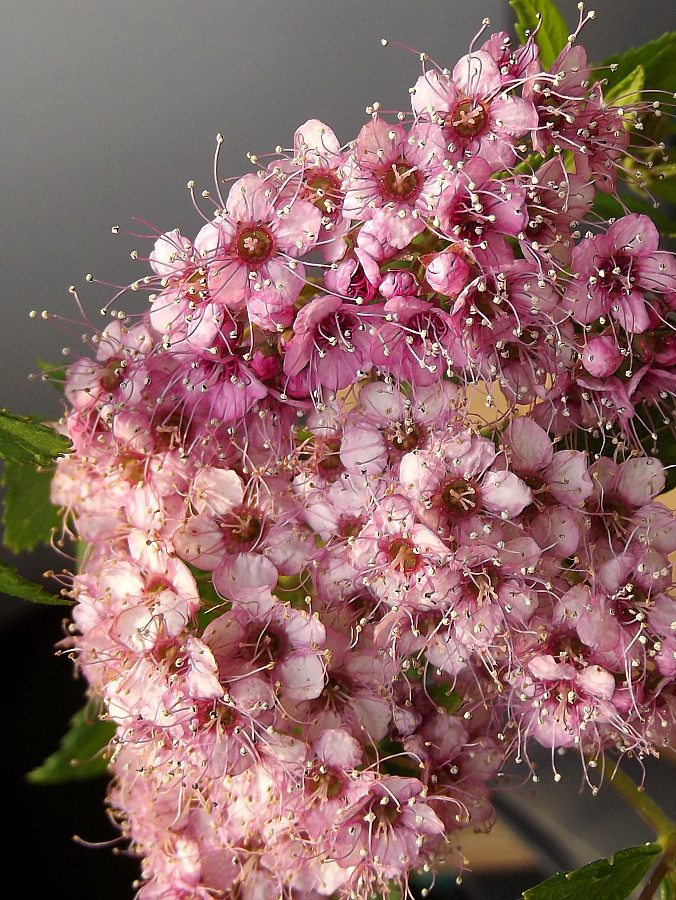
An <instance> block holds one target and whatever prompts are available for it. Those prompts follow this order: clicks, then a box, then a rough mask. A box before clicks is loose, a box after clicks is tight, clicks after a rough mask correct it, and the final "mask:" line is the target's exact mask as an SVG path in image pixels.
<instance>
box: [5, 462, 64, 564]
mask: <svg viewBox="0 0 676 900" xmlns="http://www.w3.org/2000/svg"><path fill="white" fill-rule="evenodd" d="M53 477H54V469H53V468H44V469H43V468H39V467H36V466H26V465H20V464H19V463H15V462H9V461H7V462H5V471H4V472H3V475H2V483H3V484H5V485H7V491H6V493H5V508H4V511H3V515H2V522H3V525H4V526H5V530H4V534H3V543H4V545H5V547H8V548H9V549H10V550H11V551H12V552H13V553H19V552H21V551H22V550H34V549H35V547H37V545H38V544H48V543H49V541H50V539H51V537H52V533H53V532H54V530H55V529H58V528H59V526H60V525H61V516H60V514H59V511H58V509H57V508H56V507H55V506H54V505H53V504H52V501H51V498H50V489H51V485H52V478H53Z"/></svg>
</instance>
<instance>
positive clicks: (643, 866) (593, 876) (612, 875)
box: [523, 844, 662, 900]
mask: <svg viewBox="0 0 676 900" xmlns="http://www.w3.org/2000/svg"><path fill="white" fill-rule="evenodd" d="M661 852H662V848H661V847H660V846H659V844H646V845H644V846H641V847H630V848H629V849H628V850H620V852H619V853H616V854H615V855H614V856H613V857H612V859H598V860H597V861H596V862H593V863H590V864H589V865H588V866H584V867H583V868H582V869H577V871H575V872H568V873H567V874H562V875H554V877H553V878H548V879H547V881H543V882H542V884H539V885H538V886H537V887H534V888H530V890H527V891H525V892H524V894H523V896H524V897H525V898H526V900H625V898H626V897H628V896H629V894H631V892H632V891H633V890H634V888H635V887H636V886H637V885H638V884H640V882H641V880H642V879H643V878H644V876H645V875H646V873H647V872H648V869H650V866H651V865H652V863H653V861H654V860H655V857H657V856H659V854H660V853H661Z"/></svg>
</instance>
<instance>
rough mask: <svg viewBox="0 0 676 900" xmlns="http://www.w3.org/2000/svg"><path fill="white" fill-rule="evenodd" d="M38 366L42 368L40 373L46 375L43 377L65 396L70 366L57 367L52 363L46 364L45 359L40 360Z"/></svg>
mask: <svg viewBox="0 0 676 900" xmlns="http://www.w3.org/2000/svg"><path fill="white" fill-rule="evenodd" d="M38 365H39V366H40V371H42V372H43V373H44V376H43V377H45V378H46V379H47V381H48V382H49V383H50V384H51V385H53V386H54V387H55V388H56V390H57V391H58V392H59V393H60V394H63V392H64V389H65V385H66V372H67V371H68V365H62V366H55V365H53V364H52V363H49V362H46V361H45V360H44V359H38Z"/></svg>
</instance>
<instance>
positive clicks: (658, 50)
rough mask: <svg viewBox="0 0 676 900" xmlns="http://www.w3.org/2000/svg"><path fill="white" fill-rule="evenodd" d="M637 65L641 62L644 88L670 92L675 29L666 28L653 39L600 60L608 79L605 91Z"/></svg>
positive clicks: (675, 86) (674, 80)
mask: <svg viewBox="0 0 676 900" xmlns="http://www.w3.org/2000/svg"><path fill="white" fill-rule="evenodd" d="M611 65H616V66H617V69H616V70H615V71H614V72H613V71H611V70H610V68H609V67H610V66H611ZM637 66H643V69H644V76H645V86H646V88H647V89H648V90H653V91H658V90H659V91H668V92H669V93H670V94H673V93H674V92H675V91H676V31H668V32H666V33H665V34H663V35H662V37H659V38H657V40H655V41H649V42H648V43H647V44H643V45H642V46H641V47H632V48H631V49H630V50H627V52H626V53H623V54H619V53H616V54H614V55H613V56H610V57H609V58H608V59H606V60H605V61H604V62H603V63H602V68H603V69H604V70H605V71H604V73H603V75H604V78H606V80H607V82H608V86H607V88H606V92H607V93H608V92H610V89H611V88H613V87H615V86H616V85H619V84H620V83H621V82H622V81H623V80H624V79H626V78H627V76H628V75H629V73H631V72H633V71H634V70H635V69H636V67H637ZM667 99H668V100H671V99H672V98H667Z"/></svg>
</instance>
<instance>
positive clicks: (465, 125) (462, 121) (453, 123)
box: [444, 97, 489, 138]
mask: <svg viewBox="0 0 676 900" xmlns="http://www.w3.org/2000/svg"><path fill="white" fill-rule="evenodd" d="M488 122H489V117H488V108H487V107H486V106H485V105H484V104H483V103H482V102H481V101H480V100H477V99H472V98H470V97H467V98H466V99H465V100H461V101H460V102H459V103H456V104H455V106H454V107H453V109H452V110H451V111H450V112H449V113H448V115H447V116H446V118H445V119H444V125H445V126H446V127H447V128H450V129H451V130H452V131H454V132H455V133H456V134H459V135H460V137H464V138H473V137H476V136H477V135H479V134H483V132H484V131H485V130H486V128H487V126H488Z"/></svg>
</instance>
